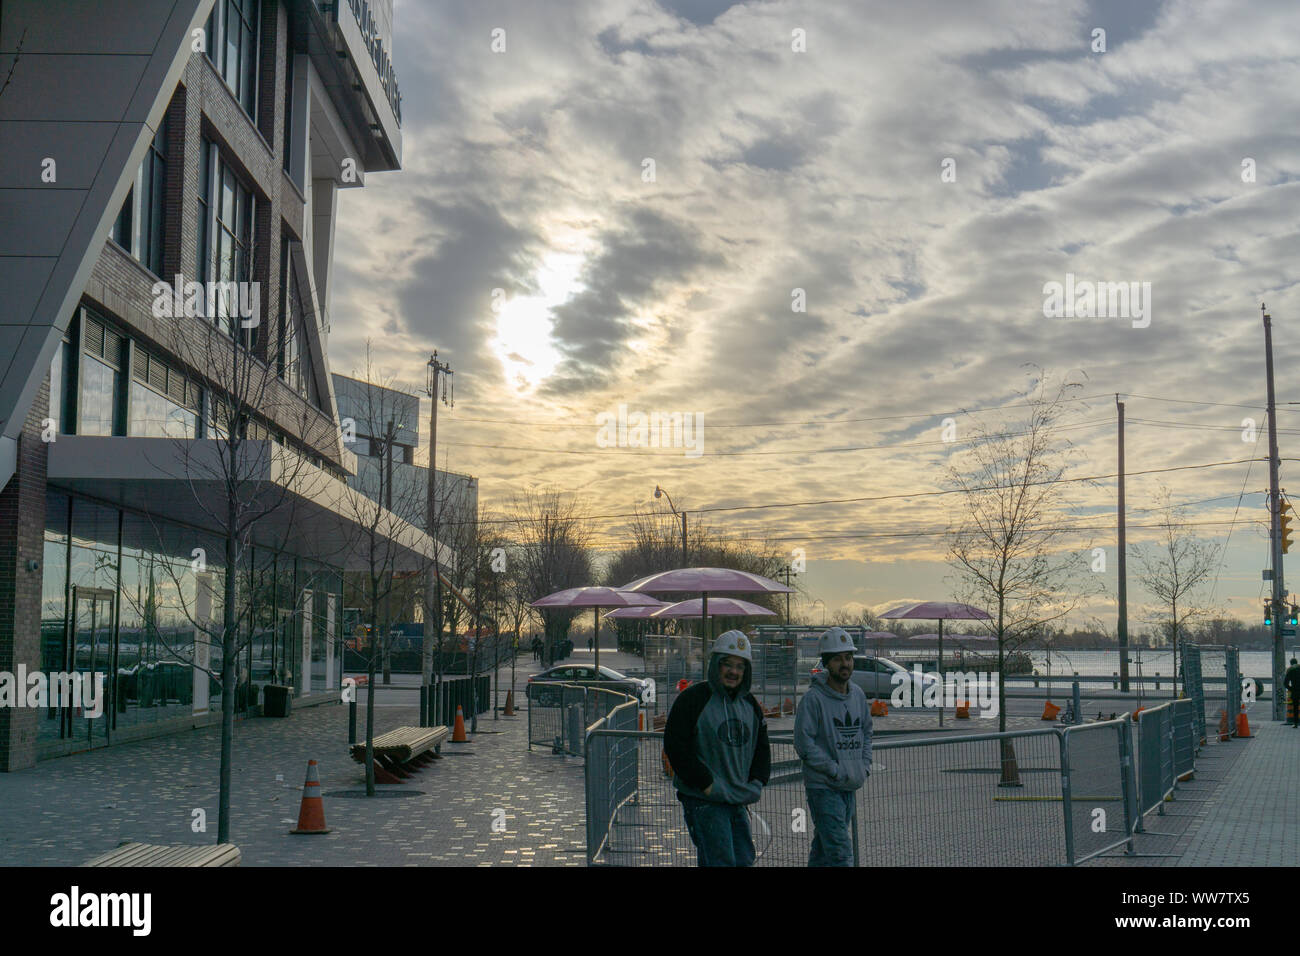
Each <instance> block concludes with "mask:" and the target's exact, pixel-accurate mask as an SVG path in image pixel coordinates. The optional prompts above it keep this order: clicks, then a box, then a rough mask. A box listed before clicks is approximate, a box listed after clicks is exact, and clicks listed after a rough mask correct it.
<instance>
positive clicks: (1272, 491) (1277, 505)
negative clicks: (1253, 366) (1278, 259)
mask: <svg viewBox="0 0 1300 956" xmlns="http://www.w3.org/2000/svg"><path fill="white" fill-rule="evenodd" d="M1259 311H1260V314H1261V315H1262V316H1263V317H1264V368H1265V372H1266V374H1267V380H1268V505H1269V520H1268V528H1269V546H1270V547H1271V548H1272V549H1273V719H1274V720H1286V691H1285V690H1284V689H1283V686H1282V679H1283V676H1284V675H1285V673H1286V657H1285V654H1284V647H1283V643H1282V596H1283V595H1284V594H1285V593H1286V591H1285V590H1284V589H1283V586H1282V585H1283V581H1282V528H1281V520H1280V519H1281V516H1282V495H1281V493H1280V492H1279V490H1278V476H1277V471H1278V455H1277V404H1276V401H1275V396H1274V393H1273V317H1272V316H1270V315H1269V314H1268V313H1267V312H1266V311H1264V304H1263V303H1262V302H1261V303H1260V306H1259ZM1232 677H1233V675H1232V674H1229V675H1228V679H1229V680H1231V679H1232Z"/></svg>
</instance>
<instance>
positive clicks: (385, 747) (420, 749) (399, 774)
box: [352, 727, 451, 783]
mask: <svg viewBox="0 0 1300 956" xmlns="http://www.w3.org/2000/svg"><path fill="white" fill-rule="evenodd" d="M450 735H451V731H450V730H448V729H447V728H446V727H398V728H397V729H396V730H390V731H388V733H386V734H380V735H379V736H378V737H376V738H375V782H376V783H402V782H403V781H404V780H406V779H407V778H408V777H410V776H411V774H413V773H416V772H418V771H420V770H423V769H424V768H425V767H426V766H428V765H429V764H430V763H432V762H433V761H434V760H437V759H439V758H440V757H441V756H442V754H441V750H442V742H443V741H444V740H446V739H447V737H448V736H450ZM352 759H353V760H355V761H356V762H357V763H360V764H364V763H365V762H366V745H365V743H364V742H362V743H359V744H353V745H352Z"/></svg>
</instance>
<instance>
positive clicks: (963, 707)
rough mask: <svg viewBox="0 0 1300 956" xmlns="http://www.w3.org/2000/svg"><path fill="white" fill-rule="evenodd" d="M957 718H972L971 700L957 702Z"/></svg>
mask: <svg viewBox="0 0 1300 956" xmlns="http://www.w3.org/2000/svg"><path fill="white" fill-rule="evenodd" d="M957 719H958V720H970V701H968V700H961V701H958V702H957Z"/></svg>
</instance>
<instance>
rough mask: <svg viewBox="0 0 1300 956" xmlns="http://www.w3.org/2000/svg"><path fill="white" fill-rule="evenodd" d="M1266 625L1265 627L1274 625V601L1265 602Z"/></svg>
mask: <svg viewBox="0 0 1300 956" xmlns="http://www.w3.org/2000/svg"><path fill="white" fill-rule="evenodd" d="M1264 626H1265V627H1272V626H1273V602H1272V601H1265V602H1264Z"/></svg>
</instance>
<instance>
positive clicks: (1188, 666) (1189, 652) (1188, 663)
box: [1180, 643, 1205, 740]
mask: <svg viewBox="0 0 1300 956" xmlns="http://www.w3.org/2000/svg"><path fill="white" fill-rule="evenodd" d="M1180 653H1181V656H1182V664H1183V696H1184V697H1186V698H1187V699H1188V700H1190V701H1194V702H1195V705H1196V706H1195V709H1194V710H1193V712H1192V716H1193V720H1194V723H1193V732H1194V733H1195V735H1196V739H1197V740H1204V739H1205V691H1204V687H1203V686H1202V684H1201V648H1200V645H1199V644H1188V643H1184V644H1183V645H1182V647H1181V648H1180Z"/></svg>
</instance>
